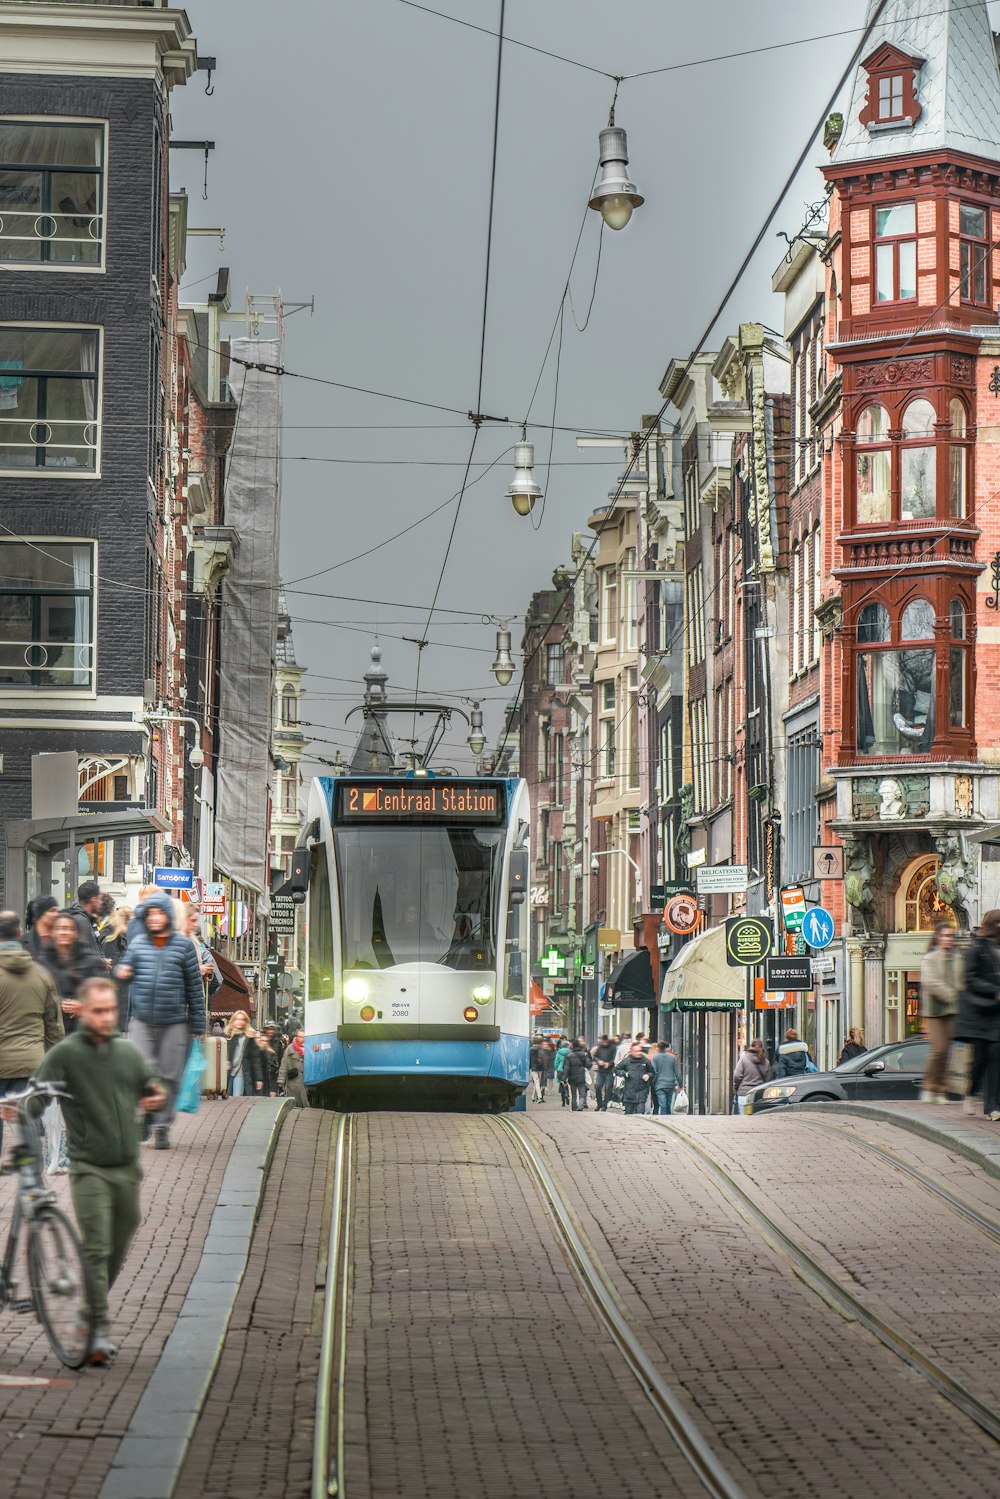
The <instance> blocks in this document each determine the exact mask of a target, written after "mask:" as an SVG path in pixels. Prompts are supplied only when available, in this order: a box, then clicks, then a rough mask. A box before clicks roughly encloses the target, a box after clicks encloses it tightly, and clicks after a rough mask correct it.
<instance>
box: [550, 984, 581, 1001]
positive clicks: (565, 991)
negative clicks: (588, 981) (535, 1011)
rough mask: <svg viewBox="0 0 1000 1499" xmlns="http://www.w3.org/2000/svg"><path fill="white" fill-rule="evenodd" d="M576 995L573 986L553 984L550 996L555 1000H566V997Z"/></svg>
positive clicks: (574, 986)
mask: <svg viewBox="0 0 1000 1499" xmlns="http://www.w3.org/2000/svg"><path fill="white" fill-rule="evenodd" d="M575 993H576V985H575V984H553V985H552V995H553V998H555V999H566V998H567V996H569V995H573V994H575Z"/></svg>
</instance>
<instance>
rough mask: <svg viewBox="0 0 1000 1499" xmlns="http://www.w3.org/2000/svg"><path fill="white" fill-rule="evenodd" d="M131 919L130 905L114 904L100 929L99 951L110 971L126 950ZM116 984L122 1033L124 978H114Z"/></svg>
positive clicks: (125, 1017) (125, 1005) (125, 1006)
mask: <svg viewBox="0 0 1000 1499" xmlns="http://www.w3.org/2000/svg"><path fill="white" fill-rule="evenodd" d="M131 920H132V909H131V907H130V906H116V907H115V909H114V910H113V911H112V913H111V915H110V916H109V917H108V919H107V921H106V922H105V923H104V926H103V927H102V929H101V938H100V940H101V952H102V953H103V954H104V957H105V959H106V960H107V961H108V962H109V963H110V964H111V970H112V973H114V970H115V968H116V967H117V965H118V964H119V963H121V962H122V961H123V959H124V957H125V953H126V952H127V951H128V935H127V933H128V924H129V922H130V921H131ZM115 983H116V984H117V985H118V1029H119V1030H120V1031H121V1033H122V1035H124V1034H125V1032H126V1030H127V1029H128V984H127V983H126V982H125V980H124V979H115Z"/></svg>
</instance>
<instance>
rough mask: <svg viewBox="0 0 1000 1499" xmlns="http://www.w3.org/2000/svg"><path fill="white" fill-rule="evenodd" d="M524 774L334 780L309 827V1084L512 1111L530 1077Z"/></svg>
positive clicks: (323, 780) (315, 787) (346, 1092)
mask: <svg viewBox="0 0 1000 1499" xmlns="http://www.w3.org/2000/svg"><path fill="white" fill-rule="evenodd" d="M529 826H530V821H529V815H528V793H527V787H526V786H525V783H524V781H523V780H503V779H491V780H465V779H461V780H460V779H456V778H454V777H452V776H432V775H430V774H427V775H419V774H418V775H413V774H410V775H408V776H396V777H386V776H381V777H380V776H350V777H336V778H334V777H329V776H323V777H320V778H319V779H318V780H315V781H314V782H313V783H312V787H311V790H310V794H309V809H308V814H307V817H306V826H305V833H304V835H303V837H304V842H305V845H306V848H307V849H308V852H309V864H308V895H307V911H306V952H307V956H306V988H305V1031H306V1053H305V1081H306V1084H307V1086H308V1087H309V1088H310V1089H311V1090H313V1092H312V1096H313V1097H314V1098H318V1100H319V1101H321V1102H322V1103H324V1104H327V1105H329V1106H331V1107H335V1108H341V1107H352V1108H357V1107H358V1106H359V1105H360V1106H362V1107H363V1106H365V1105H371V1106H374V1107H381V1106H385V1105H386V1104H390V1105H392V1106H394V1107H403V1108H405V1107H408V1106H418V1107H419V1106H421V1105H431V1106H439V1105H440V1106H445V1107H459V1108H485V1109H496V1110H501V1109H507V1108H510V1107H512V1106H515V1105H516V1104H517V1101H518V1100H519V1099H520V1097H521V1095H522V1094H523V1092H524V1089H525V1087H526V1086H527V1082H528V1026H529V1016H528V1009H529V1006H528V990H529V974H530V968H529V962H528V927H529V921H528V907H527V905H526V904H525V901H526V896H527V883H528V868H529V865H528V831H529Z"/></svg>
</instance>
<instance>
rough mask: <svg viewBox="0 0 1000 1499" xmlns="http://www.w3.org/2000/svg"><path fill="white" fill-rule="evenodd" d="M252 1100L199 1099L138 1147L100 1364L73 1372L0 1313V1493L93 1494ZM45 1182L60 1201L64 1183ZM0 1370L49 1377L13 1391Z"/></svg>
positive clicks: (5, 1195) (21, 1321)
mask: <svg viewBox="0 0 1000 1499" xmlns="http://www.w3.org/2000/svg"><path fill="white" fill-rule="evenodd" d="M251 1107H252V1105H251V1104H250V1103H249V1102H247V1103H244V1102H242V1101H240V1100H235V1099H234V1100H231V1101H228V1102H220V1103H208V1104H205V1106H204V1107H203V1108H201V1109H200V1110H199V1111H198V1113H197V1114H195V1115H185V1116H181V1117H178V1120H177V1122H176V1125H175V1127H174V1130H173V1139H174V1149H172V1150H170V1151H156V1150H153V1149H152V1148H150V1147H147V1148H146V1149H144V1150H143V1153H142V1167H143V1171H144V1173H145V1180H144V1182H143V1192H142V1202H143V1222H142V1226H141V1227H140V1229H139V1231H138V1233H137V1235H136V1238H135V1241H134V1243H133V1245H132V1249H131V1252H130V1254H129V1258H128V1260H127V1262H126V1265H125V1268H124V1270H123V1272H122V1275H121V1278H120V1279H119V1282H118V1284H117V1285H116V1286H115V1288H114V1290H113V1291H112V1293H111V1307H110V1310H111V1320H112V1327H113V1330H114V1334H115V1336H116V1339H117V1342H118V1348H119V1353H118V1358H117V1360H116V1362H115V1363H114V1365H112V1367H111V1368H110V1369H108V1370H85V1371H81V1372H79V1373H74V1372H73V1371H72V1370H69V1369H66V1368H64V1367H63V1366H62V1365H61V1364H60V1363H59V1362H58V1361H57V1360H56V1358H55V1356H54V1354H53V1353H52V1352H51V1350H50V1348H49V1345H48V1341H47V1340H46V1337H45V1334H44V1333H43V1332H42V1330H41V1327H40V1326H39V1324H38V1323H37V1322H36V1321H35V1320H34V1318H33V1317H30V1316H19V1315H17V1314H16V1313H13V1312H9V1311H8V1312H4V1313H2V1314H0V1315H2V1318H3V1323H4V1326H3V1338H2V1340H0V1446H2V1449H3V1459H2V1470H0V1471H2V1474H3V1478H2V1483H0V1490H2V1493H3V1495H4V1499H38V1496H41V1495H43V1494H44V1495H45V1496H46V1499H64V1496H66V1499H68V1496H70V1495H72V1499H94V1496H96V1495H97V1494H98V1492H99V1490H100V1488H101V1485H102V1483H103V1482H104V1479H105V1476H106V1474H107V1471H108V1469H109V1467H110V1465H111V1462H112V1459H113V1458H114V1455H115V1452H116V1450H117V1447H118V1442H119V1440H120V1438H121V1437H123V1436H124V1435H125V1432H126V1429H127V1426H128V1423H129V1420H130V1418H131V1416H132V1413H133V1411H134V1410H135V1408H136V1406H137V1404H138V1402H139V1399H140V1397H141V1396H142V1392H143V1390H144V1389H145V1386H146V1383H147V1381H148V1380H149V1378H150V1375H151V1374H152V1372H153V1369H154V1368H155V1366H156V1362H157V1360H158V1358H159V1356H160V1353H161V1351H162V1349H163V1345H164V1343H165V1342H166V1339H167V1337H168V1335H169V1333H170V1331H171V1329H172V1327H173V1325H174V1321H175V1319H176V1316H177V1313H178V1311H179V1309H180V1307H181V1305H182V1303H183V1300H184V1297H185V1295H186V1293H187V1290H188V1287H189V1286H190V1283H191V1280H192V1277H193V1276H194V1273H195V1270H196V1269H197V1266H198V1263H199V1260H200V1258H201V1250H202V1246H203V1244H204V1242H205V1237H206V1234H207V1233H208V1227H209V1222H210V1220H211V1217H212V1212H213V1210H214V1208H215V1205H216V1202H217V1200H218V1196H219V1188H220V1187H221V1185H222V1178H223V1175H224V1174H225V1169H226V1163H227V1161H228V1159H229V1154H230V1151H231V1149H232V1145H233V1142H234V1140H235V1138H236V1136H237V1134H238V1133H239V1129H240V1126H241V1124H242V1122H243V1119H244V1116H245V1114H246V1111H247V1110H248V1109H249V1108H251ZM54 1180H55V1184H56V1191H57V1195H58V1197H59V1199H60V1201H61V1202H62V1203H63V1205H64V1206H66V1207H67V1208H68V1207H69V1200H68V1199H69V1188H68V1185H67V1183H66V1179H65V1177H61V1178H60V1177H56V1178H55V1179H54ZM13 1195H14V1182H13V1180H12V1179H11V1178H10V1177H4V1178H2V1179H0V1227H2V1230H3V1233H4V1235H5V1234H6V1225H7V1224H8V1222H9V1221H10V1209H11V1203H12V1200H13ZM70 1211H71V1209H70ZM22 1284H26V1282H25V1281H24V1280H22ZM4 1376H7V1377H15V1378H25V1377H47V1378H51V1379H53V1380H54V1381H55V1382H54V1383H53V1384H51V1385H49V1386H47V1387H44V1388H38V1387H31V1388H17V1387H14V1386H7V1385H6V1384H4V1383H3V1382H2V1379H3V1377H4Z"/></svg>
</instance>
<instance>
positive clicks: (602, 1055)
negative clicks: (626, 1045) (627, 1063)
mask: <svg viewBox="0 0 1000 1499" xmlns="http://www.w3.org/2000/svg"><path fill="white" fill-rule="evenodd" d="M617 1050H618V1048H617V1046H616V1045H615V1043H614V1041H613V1040H612V1039H611V1037H610V1036H601V1037H600V1038H599V1039H598V1042H597V1045H596V1046H595V1047H594V1052H593V1056H594V1071H593V1074H592V1075H593V1078H594V1107H595V1108H596V1109H597V1111H598V1113H601V1114H606V1113H607V1111H608V1104H609V1103H610V1102H611V1094H612V1092H613V1091H614V1086H615V1054H616V1052H617Z"/></svg>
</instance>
